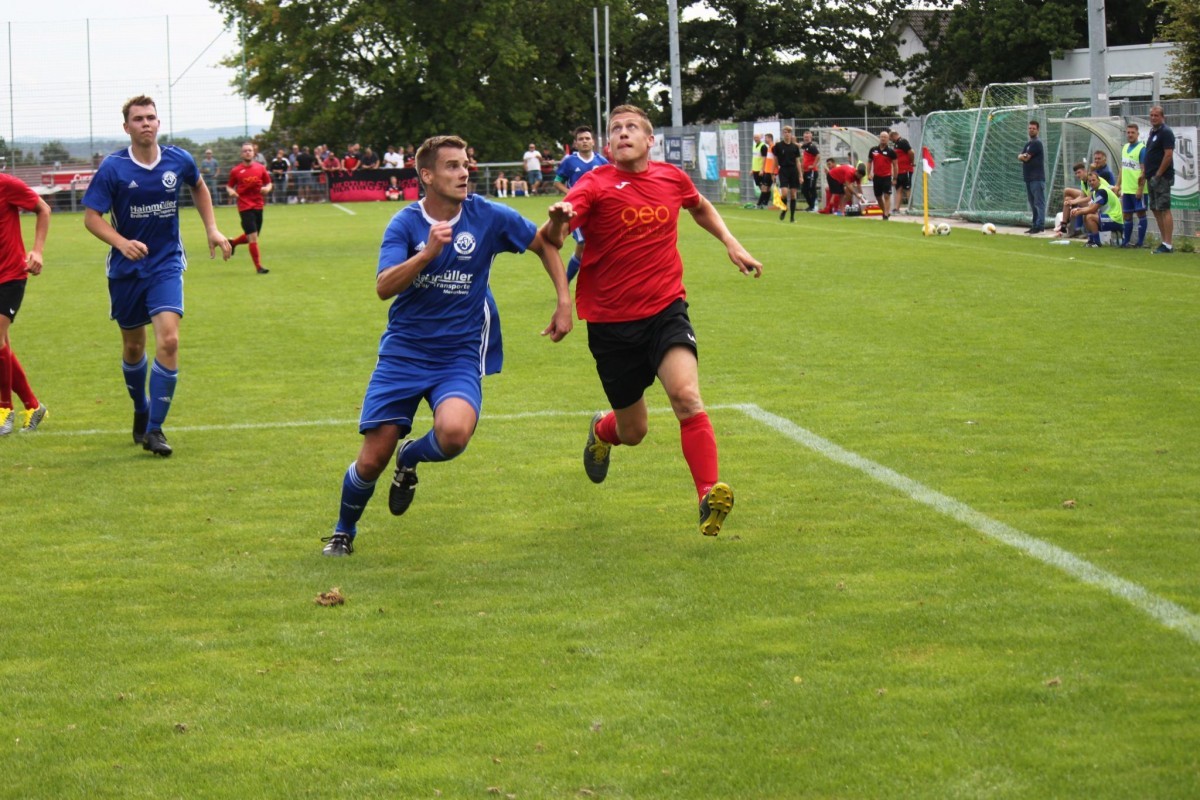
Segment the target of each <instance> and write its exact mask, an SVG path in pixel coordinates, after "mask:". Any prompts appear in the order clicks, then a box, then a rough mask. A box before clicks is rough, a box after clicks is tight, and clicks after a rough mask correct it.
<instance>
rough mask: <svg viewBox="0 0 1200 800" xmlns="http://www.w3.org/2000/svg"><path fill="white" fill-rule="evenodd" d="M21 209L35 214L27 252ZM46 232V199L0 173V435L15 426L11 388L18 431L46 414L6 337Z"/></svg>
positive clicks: (37, 269)
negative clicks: (19, 406)
mask: <svg viewBox="0 0 1200 800" xmlns="http://www.w3.org/2000/svg"><path fill="white" fill-rule="evenodd" d="M21 209H24V210H26V211H33V212H34V213H36V214H37V226H36V227H35V228H34V232H33V249H32V250H30V251H29V253H28V254H26V253H25V242H24V241H23V240H22V238H21ZM49 230H50V206H48V205H46V201H44V200H42V199H41V198H40V197H38V196H37V195H36V194H35V193H34V191H33V190H32V189H30V188H29V187H28V186H26V185H25V183H24V181H21V180H19V179H17V178H14V177H13V176H12V175H5V174H2V173H0V436H7V435H8V434H10V433H12V432H13V428H14V427H15V417H16V412H15V411H14V410H13V404H12V396H13V392H14V391H15V392H16V393H17V396H18V397H20V398H21V402H22V403H24V405H25V419H24V421H23V423H22V424H21V430H22V431H24V432H26V433H28V432H32V431H35V430H37V426H38V425H39V424H40V423H41V421H42V420H43V419H45V417H46V407H45V406H44V405H42V404H41V403H39V402H38V399H37V397H36V396H35V395H34V393H33V389H31V388H30V387H29V380H28V379H27V378H26V377H25V370H24V369H22V367H21V362H20V361H18V360H17V354H16V353H14V352H13V349H12V345H11V344H10V343H9V341H8V329H9V327H10V326H11V325H12V323H13V320H15V319H16V318H17V312H18V311H19V310H20V309H21V301H22V300H23V299H24V297H25V283H26V280H27V279H28V276H30V275H40V274H41V273H42V249H43V248H44V247H45V246H46V233H47V232H48V231H49Z"/></svg>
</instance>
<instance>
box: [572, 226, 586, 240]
mask: <svg viewBox="0 0 1200 800" xmlns="http://www.w3.org/2000/svg"><path fill="white" fill-rule="evenodd" d="M571 238H572V239H574V240H575V241H577V242H579V243H580V244H583V228H576V229H575V230H573V231H571Z"/></svg>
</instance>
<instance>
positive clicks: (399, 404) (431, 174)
mask: <svg viewBox="0 0 1200 800" xmlns="http://www.w3.org/2000/svg"><path fill="white" fill-rule="evenodd" d="M468 160H469V159H468V156H467V143H466V142H465V141H463V140H462V139H460V138H458V137H457V136H435V137H432V138H430V139H426V140H425V143H424V144H422V145H421V147H420V149H419V150H418V151H417V161H416V164H417V173H418V174H419V176H420V180H421V183H422V184H423V186H424V187H425V199H424V200H422V201H420V202H419V203H413V204H412V205H410V206H407V207H406V208H404V209H403V210H402V211H400V212H399V213H398V214H396V216H394V217H393V218H392V221H391V222H390V223H389V224H388V227H387V230H385V231H384V234H383V244H382V245H381V246H380V249H379V265H378V267H377V270H376V278H375V291H376V293H377V294H378V295H379V299H381V300H388V299H392V298H395V299H394V300H392V305H391V308H390V309H389V311H388V324H387V329H386V330H385V331H384V333H383V337H382V338H381V339H380V341H379V360H378V362H377V363H376V365H375V371H374V372H373V373H372V374H371V379H370V382H369V383H368V385H367V393H366V397H365V398H364V400H363V405H362V414H361V416H360V418H359V423H358V430H359V433H361V434H362V435H363V443H362V447H361V448H360V450H359V453H358V458H357V459H356V460H355V461H354V462H353V463H352V464H350V467H349V469H347V470H346V474H345V476H344V477H343V479H342V497H341V510H340V513H339V515H338V520H337V525H336V527H335V528H334V531H333V534H332V535H331V536H329V537H326V538H325V539H322V541H323V542H325V543H326V544H325V548H324V550H323V552H324V554H325V555H327V556H348V555H350V554H351V553H353V552H354V538H355V536H356V535H357V532H358V520H359V519H360V518H361V517H362V514H363V510H364V509H365V508H366V506H367V502H368V501H369V500H370V499H371V495H372V494H373V493H374V492H375V482H376V481H377V480H378V478H379V476H380V475H382V474H383V471H384V470H385V469H386V468H387V466H388V463H389V462H390V460H391V458H392V453H393V452H394V451H395V450H396V444H397V442H399V440H400V439H401V438H402V437H405V436H407V435H408V434H409V432H410V431H411V430H412V424H413V418H414V416H415V415H416V411H417V407H418V406H419V405H420V403H421V400H422V399H424V400H425V401H426V402H427V403H428V404H429V406H430V408H431V409H432V410H433V427H432V428H431V429H430V430H429V431H428V432H427V433H426V434H425V435H424V436H422V437H421V438H419V439H409V440H407V441H405V442H404V444H403V445H402V446H401V447H400V451H399V452H398V453H396V473H395V477H394V478H393V479H392V485H391V489H390V491H389V494H388V509H389V510H390V511H391V512H392V514H395V515H397V516H399V515H400V514H403V513H404V512H405V511H407V510H408V507H409V505H410V504H411V503H412V500H413V496H414V493H415V492H416V487H417V471H416V469H417V464H419V463H421V462H422V461H448V460H450V459H452V458H454V457H455V456H457V455H458V454H460V453H461V452H462V451H463V450H465V449H466V447H467V444H468V443H469V442H470V441H471V436H472V434H474V432H475V425H476V423H477V422H478V421H479V413H480V409H481V408H482V405H483V391H482V386H481V379H482V377H483V376H484V375H487V374H491V373H494V372H499V371H500V364H501V358H502V356H501V353H500V323H499V319H498V318H497V315H496V305H495V301H494V300H493V299H492V295H491V291H490V290H489V289H488V278H489V276H490V274H491V266H492V261H493V259H494V258H495V257H496V255H497V254H498V253H523V252H524V251H526V250H532V251H533V252H534V253H537V255H538V256H539V257H540V258H541V261H542V265H543V266H544V267H545V269H546V272H547V273H548V274H549V275H550V280H551V281H552V282H553V283H554V289H555V292H556V294H557V295H558V302H557V305H556V307H555V310H554V316H553V318H552V319H551V321H550V325H549V326H548V327H547V328H546V329H545V330H544V331H542V335H543V336H546V335H548V336H549V337H550V339H551V340H552V341H555V342H557V341H560V340H561V339H562V338H563V337H564V336H566V335H567V334H568V333H569V332H570V331H571V326H572V324H573V323H572V316H571V294H570V289H569V288H568V285H567V276H566V272H565V271H564V270H563V265H562V260H561V259H560V258H559V256H558V248H559V247H561V246H562V238H561V236H558V237H556V232H557V229H549V223H546V225H545V226H543V230H538V228H537V227H536V226H535V225H534V224H533V223H532V222H530V221H529V220H527V219H525V218H524V217H522V216H521V215H520V214H518V213H517V212H516V211H514V210H512V209H511V208H508V207H507V206H503V205H500V204H498V203H492V202H490V201H489V200H487V199H485V198H484V197H482V196H480V195H477V194H468V183H469V180H470V172H469V170H468V169H467V163H468Z"/></svg>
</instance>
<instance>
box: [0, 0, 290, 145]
mask: <svg viewBox="0 0 1200 800" xmlns="http://www.w3.org/2000/svg"><path fill="white" fill-rule="evenodd" d="M3 9H4V10H3V12H0V14H2V15H3V16H2V18H0V23H3V24H4V26H5V30H3V31H0V136H3V137H4V138H6V139H10V138H12V139H29V138H36V139H42V140H45V139H51V138H88V137H95V138H97V139H109V138H119V137H123V136H124V135H125V134H124V133H123V132H122V130H121V111H120V109H121V104H122V103H123V102H124V101H125V100H126V99H127V98H129V97H131V96H133V95H136V94H141V93H145V94H149V95H150V96H152V97H153V98H154V100H155V102H156V103H157V105H158V111H159V116H161V117H162V119H163V129H164V131H168V130H172V131H176V132H179V131H187V130H190V129H197V128H218V127H231V126H238V127H246V126H248V127H249V130H250V133H251V134H254V133H256V132H258V131H259V130H261V129H262V128H263V127H266V126H268V125H269V124H270V120H271V114H270V112H269V111H268V110H267V109H265V108H263V107H261V106H259V105H258V104H255V103H245V102H243V100H242V99H241V98H240V97H239V96H237V95H236V93H235V91H234V89H233V88H232V87H231V81H232V80H233V79H234V76H235V73H234V71H233V70H232V69H230V68H227V67H222V66H219V64H218V62H219V61H221V60H222V59H223V58H226V57H229V56H236V55H237V54H238V53H239V52H240V50H239V45H238V38H237V35H236V34H235V33H233V32H229V31H224V26H223V23H222V20H221V16H220V14H218V13H217V11H216V10H215V9H213V8H212V7H211V6H210V5H209V4H208V2H207V0H137V2H130V0H116V1H115V2H106V3H97V2H95V0H30V2H24V3H17V2H5V3H4V4H3ZM10 33H11V42H12V48H11V51H10V49H9V39H10V36H9V34H10ZM89 47H90V51H91V53H90V58H89V54H88V51H89ZM89 67H90V75H89ZM10 85H11V86H12V94H11V99H10V95H9V91H8V88H9V86H10ZM89 105H90V108H89Z"/></svg>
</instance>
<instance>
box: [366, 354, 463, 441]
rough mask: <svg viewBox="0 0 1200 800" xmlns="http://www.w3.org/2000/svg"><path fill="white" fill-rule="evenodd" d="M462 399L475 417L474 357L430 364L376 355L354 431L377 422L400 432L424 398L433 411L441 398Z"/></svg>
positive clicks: (405, 429) (371, 427) (404, 432)
mask: <svg viewBox="0 0 1200 800" xmlns="http://www.w3.org/2000/svg"><path fill="white" fill-rule="evenodd" d="M452 397H457V398H460V399H462V400H466V401H467V402H468V403H470V404H471V407H472V408H474V409H475V416H476V417H479V415H480V412H481V411H482V410H483V385H482V383H481V377H480V374H479V360H478V359H477V358H462V359H459V360H458V361H455V362H454V363H451V364H444V365H437V366H430V365H429V364H426V363H420V362H415V361H410V360H408V359H403V358H395V357H393V356H380V357H379V361H378V362H376V364H375V371H374V372H372V373H371V380H370V381H369V382H368V383H367V394H366V397H364V398H363V406H362V414H361V415H360V416H359V418H358V432H359V433H366V432H367V431H369V430H374V429H375V428H378V427H379V426H380V425H386V424H389V423H390V424H392V425H399V426H400V435H401V436H407V435H408V432H409V431H411V430H412V423H413V417H414V416H415V415H416V413H417V407H418V406H419V405H420V404H421V401H422V400H425V402H427V403H428V404H429V407H430V408H431V409H432V410H433V411H435V412H436V411H437V407H438V406H439V405H441V404H442V401H444V400H449V399H450V398H452Z"/></svg>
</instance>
